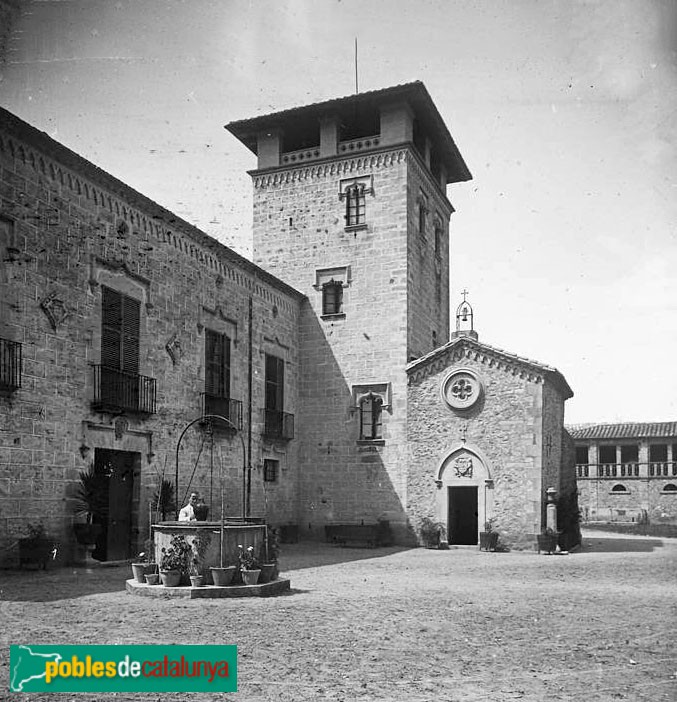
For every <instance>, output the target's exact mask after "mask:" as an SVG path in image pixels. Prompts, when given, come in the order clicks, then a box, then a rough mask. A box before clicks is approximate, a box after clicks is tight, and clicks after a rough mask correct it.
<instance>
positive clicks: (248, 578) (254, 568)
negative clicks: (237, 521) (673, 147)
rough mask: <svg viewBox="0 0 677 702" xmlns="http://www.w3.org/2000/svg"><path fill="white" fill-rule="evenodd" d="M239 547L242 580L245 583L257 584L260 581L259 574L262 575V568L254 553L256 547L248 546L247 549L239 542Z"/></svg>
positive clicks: (238, 558)
mask: <svg viewBox="0 0 677 702" xmlns="http://www.w3.org/2000/svg"><path fill="white" fill-rule="evenodd" d="M237 548H238V556H237V560H238V563H239V564H240V574H241V575H242V582H243V583H244V584H245V585H256V583H257V582H258V581H259V575H261V568H260V566H259V559H258V558H257V557H256V556H255V555H254V547H253V546H247V548H246V549H245V548H243V547H242V545H240V544H238V547H237Z"/></svg>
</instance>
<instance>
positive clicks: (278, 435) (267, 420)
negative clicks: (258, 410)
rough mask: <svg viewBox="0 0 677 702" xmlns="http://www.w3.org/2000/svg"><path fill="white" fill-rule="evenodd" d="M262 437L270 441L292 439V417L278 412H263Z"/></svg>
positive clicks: (266, 410)
mask: <svg viewBox="0 0 677 702" xmlns="http://www.w3.org/2000/svg"><path fill="white" fill-rule="evenodd" d="M263 435H264V436H267V437H268V438H271V439H293V438H294V415H293V414H289V413H288V412H280V410H269V409H264V410H263Z"/></svg>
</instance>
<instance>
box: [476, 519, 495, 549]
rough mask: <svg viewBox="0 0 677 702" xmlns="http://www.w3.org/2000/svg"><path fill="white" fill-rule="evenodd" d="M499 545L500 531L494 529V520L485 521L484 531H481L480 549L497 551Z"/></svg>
mask: <svg viewBox="0 0 677 702" xmlns="http://www.w3.org/2000/svg"><path fill="white" fill-rule="evenodd" d="M497 546H498V532H497V531H496V529H494V520H493V519H487V521H486V522H484V531H480V551H481V550H482V549H484V550H485V551H495V550H496V547H497Z"/></svg>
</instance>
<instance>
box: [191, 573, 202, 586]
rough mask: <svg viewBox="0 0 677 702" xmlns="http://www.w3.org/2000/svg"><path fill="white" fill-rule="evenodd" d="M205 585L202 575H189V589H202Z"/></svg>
mask: <svg viewBox="0 0 677 702" xmlns="http://www.w3.org/2000/svg"><path fill="white" fill-rule="evenodd" d="M204 584H205V578H204V575H191V576H190V586H191V587H202V586H203V585H204Z"/></svg>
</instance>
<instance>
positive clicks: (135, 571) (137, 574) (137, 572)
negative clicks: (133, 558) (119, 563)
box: [132, 563, 148, 583]
mask: <svg viewBox="0 0 677 702" xmlns="http://www.w3.org/2000/svg"><path fill="white" fill-rule="evenodd" d="M147 565H148V564H147V563H132V575H133V576H134V580H136V582H137V583H144V582H145V580H144V577H145V575H146V567H147Z"/></svg>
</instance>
